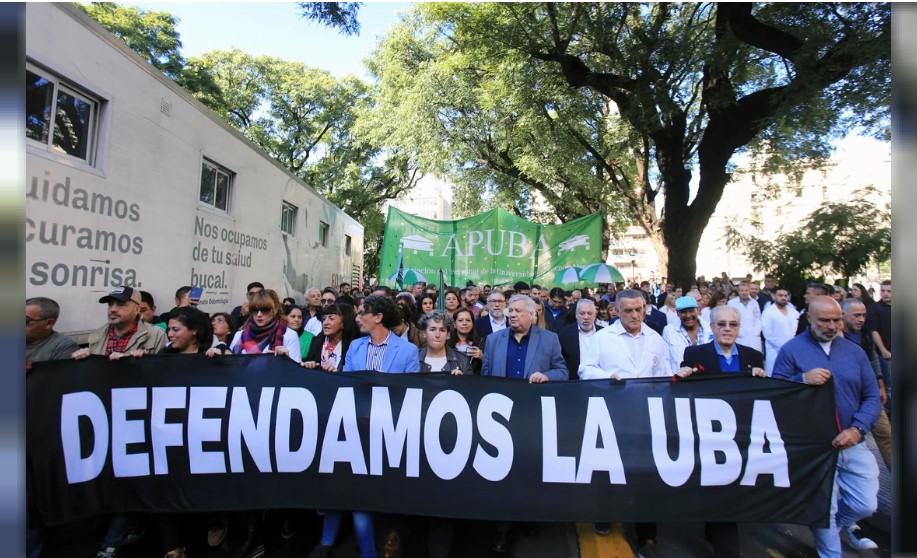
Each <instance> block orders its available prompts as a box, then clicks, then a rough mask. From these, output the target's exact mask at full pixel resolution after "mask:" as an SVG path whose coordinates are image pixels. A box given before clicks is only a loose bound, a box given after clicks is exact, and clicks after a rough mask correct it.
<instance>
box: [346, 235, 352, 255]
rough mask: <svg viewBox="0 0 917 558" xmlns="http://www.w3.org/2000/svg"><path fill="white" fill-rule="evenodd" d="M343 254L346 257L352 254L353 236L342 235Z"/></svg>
mask: <svg viewBox="0 0 917 558" xmlns="http://www.w3.org/2000/svg"><path fill="white" fill-rule="evenodd" d="M344 255H345V256H347V257H351V256H352V255H353V237H352V236H350V235H349V234H345V235H344Z"/></svg>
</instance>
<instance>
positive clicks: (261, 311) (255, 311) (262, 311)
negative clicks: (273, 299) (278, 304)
mask: <svg viewBox="0 0 917 558" xmlns="http://www.w3.org/2000/svg"><path fill="white" fill-rule="evenodd" d="M273 313H274V309H273V308H254V309H252V316H254V315H256V314H264V315H265V316H267V315H268V314H273Z"/></svg>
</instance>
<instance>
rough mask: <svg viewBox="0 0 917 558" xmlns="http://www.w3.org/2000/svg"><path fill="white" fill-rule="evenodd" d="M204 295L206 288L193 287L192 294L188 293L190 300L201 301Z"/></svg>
mask: <svg viewBox="0 0 917 558" xmlns="http://www.w3.org/2000/svg"><path fill="white" fill-rule="evenodd" d="M202 294H204V287H193V288H192V289H191V292H190V293H188V298H190V299H200V298H201V295H202Z"/></svg>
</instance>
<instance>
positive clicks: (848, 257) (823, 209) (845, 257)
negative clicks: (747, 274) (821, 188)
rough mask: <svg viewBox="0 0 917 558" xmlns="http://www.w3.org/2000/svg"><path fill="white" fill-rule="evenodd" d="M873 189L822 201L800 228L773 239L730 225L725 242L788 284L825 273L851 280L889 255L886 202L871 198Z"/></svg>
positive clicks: (888, 217) (889, 213) (825, 274)
mask: <svg viewBox="0 0 917 558" xmlns="http://www.w3.org/2000/svg"><path fill="white" fill-rule="evenodd" d="M874 194H875V191H874V189H872V188H864V189H863V190H862V191H860V192H858V193H857V195H856V196H854V199H853V200H851V201H849V202H826V203H824V204H822V205H821V206H820V207H819V208H818V209H817V210H815V211H814V212H812V213H811V214H810V215H809V216H808V217H807V219H806V221H805V222H804V223H803V225H802V226H801V227H800V228H799V229H797V230H795V231H791V232H788V233H782V234H780V235H779V236H777V238H775V239H773V240H766V239H765V238H763V235H761V234H747V235H746V234H743V233H742V232H741V231H739V230H738V229H737V228H730V229H729V230H728V231H727V244H728V245H729V247H730V248H737V249H741V250H744V251H745V253H746V256H747V257H748V259H749V261H751V262H752V263H753V264H754V265H755V267H757V268H758V269H761V270H765V271H767V272H770V273H773V274H774V275H775V276H776V277H777V278H778V279H779V280H781V281H783V282H785V283H787V284H794V285H795V284H799V283H802V282H804V280H805V279H806V278H815V277H824V276H829V275H835V276H841V277H844V278H845V279H849V278H850V277H853V276H855V275H857V274H859V273H860V272H863V271H865V270H866V268H867V266H869V265H870V264H874V263H875V262H877V261H878V262H884V261H886V260H887V259H888V258H890V256H891V212H890V207H889V206H888V205H887V204H886V206H885V207H878V206H876V205H875V204H874V203H873V202H871V201H869V197H870V196H871V195H874Z"/></svg>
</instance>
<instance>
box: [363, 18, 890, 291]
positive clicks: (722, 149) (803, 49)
mask: <svg viewBox="0 0 917 558" xmlns="http://www.w3.org/2000/svg"><path fill="white" fill-rule="evenodd" d="M890 15H891V14H890V7H889V5H888V4H887V3H879V4H844V3H819V4H763V5H757V4H755V5H753V4H749V3H735V4H734V3H721V4H668V3H660V4H617V3H574V4H554V3H546V4H517V3H493V4H424V5H420V6H418V8H417V9H416V11H415V15H414V17H413V18H412V19H407V20H406V21H405V23H404V24H403V25H402V27H401V28H400V29H398V30H396V31H394V32H393V33H391V34H390V36H389V37H388V38H387V39H386V41H387V44H388V45H397V44H402V45H407V46H406V47H405V48H402V49H401V51H400V52H399V51H398V50H397V49H395V48H393V47H392V48H389V49H388V50H386V48H387V47H386V46H385V45H384V46H383V47H382V49H380V59H381V61H380V63H379V64H378V65H377V69H376V70H377V73H378V74H379V75H380V80H381V82H382V84H383V94H382V95H383V96H382V98H383V103H384V102H385V101H384V99H386V98H395V97H396V96H397V95H399V94H404V96H403V98H404V100H405V101H406V102H411V103H412V110H414V111H416V112H418V113H419V114H420V115H424V116H426V117H427V118H426V119H427V121H428V122H431V123H434V125H430V126H426V127H425V128H424V129H423V134H424V137H422V138H421V140H425V139H427V137H426V136H435V138H436V139H442V138H451V139H449V144H448V145H447V146H445V147H444V148H442V149H438V150H433V151H430V152H427V153H419V155H418V156H419V158H420V160H421V161H425V162H424V163H422V166H423V167H424V168H427V167H426V165H430V166H431V167H435V166H436V164H439V166H440V167H447V168H451V169H453V170H455V169H458V171H457V172H458V174H463V172H464V169H465V168H466V167H472V168H478V169H482V168H486V169H487V170H488V173H487V174H488V175H489V177H490V180H489V182H490V183H491V184H493V183H496V184H498V185H500V184H501V183H507V182H508V183H510V184H511V185H512V187H517V188H518V187H520V184H524V185H527V186H528V187H529V188H534V189H536V190H537V191H539V192H541V189H539V188H538V187H536V186H535V183H536V182H537V181H538V177H533V176H531V174H532V173H531V172H530V171H531V169H532V168H535V167H537V166H536V165H534V164H530V163H531V161H527V160H525V156H527V155H532V154H534V155H536V156H537V155H538V152H539V151H540V150H543V151H544V152H545V153H544V154H543V155H542V158H543V159H545V158H553V157H554V153H553V150H554V149H555V148H556V147H557V145H563V146H565V147H570V146H572V145H574V143H573V140H575V141H576V142H578V143H579V144H580V148H579V151H578V157H575V156H572V154H570V155H571V159H577V158H578V159H579V160H580V161H583V160H589V161H590V163H591V164H592V166H593V168H594V169H601V173H598V172H596V173H595V174H596V177H597V179H598V181H599V183H600V185H601V186H602V187H603V188H605V189H606V190H605V191H610V192H613V193H614V196H615V197H616V198H617V199H618V200H619V201H620V202H621V203H623V204H624V205H625V206H626V207H627V210H628V212H629V214H630V216H631V218H632V219H633V221H634V222H636V223H637V224H639V225H640V226H641V227H643V229H644V230H645V231H646V233H647V234H648V235H649V236H650V238H652V239H653V241H654V244H655V245H656V246H657V252H659V253H660V257H661V258H662V259H663V260H666V259H667V275H668V276H669V277H671V278H672V279H674V280H676V281H678V282H683V283H686V284H687V283H688V282H690V281H691V280H692V279H693V277H694V275H695V270H696V266H695V260H696V256H697V247H698V244H699V242H700V238H701V235H702V234H703V231H704V228H705V227H706V225H707V223H708V221H709V219H710V217H711V215H712V214H713V212H714V210H715V209H716V206H717V204H718V203H719V201H720V199H721V197H722V194H723V190H724V189H725V188H726V186H727V185H728V184H729V182H730V180H731V171H732V167H731V165H732V163H731V160H732V158H733V156H734V155H735V154H737V153H743V152H749V151H750V152H757V151H759V150H763V149H764V148H766V151H767V153H768V154H769V156H768V159H767V165H766V166H767V168H769V169H770V170H787V169H791V168H792V167H794V166H795V167H798V166H799V165H808V164H811V162H812V161H816V162H817V161H818V160H819V159H823V158H824V157H825V156H827V155H828V154H829V153H830V152H831V147H830V142H831V141H832V140H833V139H836V138H838V137H840V136H842V135H845V134H846V133H848V132H849V131H851V130H853V129H855V128H860V129H868V130H870V131H871V132H873V133H875V134H877V135H880V136H882V137H887V134H888V107H889V82H890V70H889V68H890V33H891V17H890ZM412 41H413V42H412ZM442 53H446V54H448V55H449V57H450V59H451V60H453V63H454V66H453V67H452V68H451V69H452V72H451V74H450V73H449V68H445V67H443V64H442V63H441V61H440V59H439V56H440V55H441V54H442ZM431 54H435V55H436V56H434V57H431ZM513 65H515V68H516V72H517V74H527V75H516V76H515V77H516V78H517V79H516V83H518V84H525V83H526V80H529V85H528V88H526V89H519V90H516V91H514V92H513V94H509V95H502V94H501V92H500V91H499V90H498V89H495V87H494V86H490V87H485V88H482V89H481V90H474V89H472V90H470V91H465V92H464V96H463V92H461V91H453V92H452V94H451V95H447V96H443V98H442V100H441V101H440V102H437V101H436V99H435V98H434V97H433V96H428V97H427V98H422V96H421V95H420V93H419V91H418V90H419V89H420V88H424V87H426V88H433V89H437V88H438V90H439V91H446V90H448V89H449V87H454V88H462V87H467V86H469V85H471V86H474V85H475V84H484V85H486V84H488V83H489V79H490V78H495V76H496V75H501V76H503V75H506V72H510V71H512V66H513ZM393 66H394V67H395V68H396V69H397V68H399V67H401V68H411V67H413V68H414V69H415V70H416V72H417V73H416V74H413V75H412V74H410V73H409V72H406V71H404V70H402V71H401V72H400V74H401V75H398V74H399V72H397V71H396V72H395V75H388V76H387V75H386V74H387V73H389V72H390V69H391V67H393ZM430 68H440V69H441V70H442V71H440V72H438V73H436V72H432V73H433V75H431V76H429V77H428V75H427V74H428V70H429V69H430ZM558 81H561V82H562V83H564V84H565V85H566V86H567V88H568V89H572V90H573V91H574V92H577V93H579V97H578V99H579V101H578V102H576V101H575V100H574V99H576V98H577V97H575V96H574V95H573V94H571V93H570V92H562V91H561V90H560V89H559V88H558V86H557V82H558ZM386 88H389V91H386ZM479 94H480V95H485V96H486V95H488V94H489V95H491V98H487V97H485V98H484V99H481V98H480V95H479ZM523 97H524V98H529V99H530V100H531V103H529V104H526V105H525V106H526V107H527V108H529V109H532V111H529V112H527V113H526V112H525V111H524V110H522V107H521V106H519V107H518V108H519V110H515V111H514V110H511V109H510V108H507V107H506V106H502V104H503V103H505V104H506V105H511V106H512V108H513V109H515V108H517V105H516V104H515V103H516V102H517V100H519V99H520V98H523ZM431 98H432V100H431ZM590 98H592V99H594V103H595V105H596V106H599V107H603V105H604V107H603V109H602V110H603V111H604V112H603V113H602V116H603V118H601V119H599V118H597V117H596V116H595V112H594V111H593V113H592V114H590V115H589V116H588V117H586V118H585V119H584V118H583V115H582V114H580V113H579V111H578V109H581V108H582V107H583V106H584V103H585V102H586V99H590ZM422 101H428V103H427V104H424V102H422ZM485 102H488V103H490V104H485ZM539 105H540V106H541V107H543V109H542V112H543V113H545V116H542V121H543V122H542V124H541V126H542V127H548V128H550V124H549V123H548V121H549V120H554V119H553V115H554V114H556V115H557V116H558V118H557V119H556V122H557V124H556V127H560V128H564V129H565V134H564V136H565V137H569V138H573V140H571V141H570V142H564V143H563V144H546V143H544V142H543V141H542V140H543V139H544V136H537V135H534V134H531V132H530V129H529V128H526V127H525V125H527V124H532V123H533V122H534V119H535V113H534V112H533V110H534V107H536V106H539ZM555 107H559V110H558V109H557V108H555ZM573 107H577V109H574V108H573ZM568 117H569V120H568V119H567V118H568ZM475 118H477V119H479V120H480V121H479V122H476V123H475V124H476V126H473V127H472V126H469V127H463V126H462V124H463V123H466V122H470V121H471V120H472V119H475ZM415 120H416V119H415ZM597 124H599V125H597ZM437 125H438V126H439V128H440V129H439V130H438V129H437V128H436V126H437ZM471 130H474V132H475V133H476V134H478V135H477V136H476V137H475V138H472V139H471V142H472V143H474V142H475V140H476V142H477V143H478V144H481V143H483V142H486V141H491V142H492V143H494V149H491V150H480V149H478V150H477V156H476V157H475V156H472V155H471V153H474V149H472V148H470V147H469V146H468V144H469V139H468V138H467V137H466V136H465V135H464V132H467V131H471ZM585 130H589V131H590V132H591V133H589V134H587V133H584V132H585ZM434 131H435V133H434ZM407 133H408V131H407V130H402V134H401V135H400V136H401V137H399V136H398V135H397V134H396V135H393V140H396V139H398V140H400V141H403V142H404V144H405V145H406V146H410V145H412V144H413V145H414V146H415V147H416V145H418V144H423V145H424V146H425V147H430V146H431V145H432V144H433V143H434V142H435V139H433V138H430V140H429V141H419V140H414V141H413V142H411V141H405V139H404V135H406V134H407ZM608 133H610V134H611V135H612V138H611V139H610V140H609V138H607V137H606V134H608ZM535 142H538V143H535ZM456 143H463V144H464V145H465V147H464V148H463V149H458V148H457V147H455V144H456ZM452 150H454V151H452ZM431 153H432V155H431ZM501 154H506V155H507V157H502V156H501ZM494 155H496V156H497V157H494ZM431 159H432V160H431ZM445 159H448V162H446V161H444V160H445ZM546 166H548V167H553V168H552V171H553V172H552V173H548V174H546V175H545V176H544V178H545V180H542V182H546V183H545V188H542V189H543V190H548V189H552V188H553V189H554V190H555V191H556V190H557V188H558V187H559V184H561V182H562V180H563V176H562V174H561V173H560V172H557V171H559V170H563V169H558V168H557V165H546ZM570 168H578V167H570ZM579 168H581V167H579ZM695 172H697V174H698V181H697V185H696V188H695V187H692V177H693V176H694V173H695ZM497 177H500V178H497ZM568 178H569V181H568V184H567V185H566V186H567V188H566V192H567V193H566V194H565V195H566V196H569V197H573V198H575V199H576V200H588V199H590V196H589V193H590V189H594V187H595V184H594V183H591V181H584V180H582V179H581V176H580V175H574V176H571V177H568ZM584 185H585V186H584ZM599 191H600V192H604V191H602V190H599ZM659 201H661V204H660V205H661V207H657V202H659ZM548 203H549V204H551V201H550V199H549V200H548ZM572 203H573V204H574V205H575V204H576V203H577V202H572ZM552 205H553V204H552ZM571 209H572V210H573V211H576V210H577V208H576V207H573V208H571ZM557 217H558V218H564V216H562V215H560V214H558V215H557Z"/></svg>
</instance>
